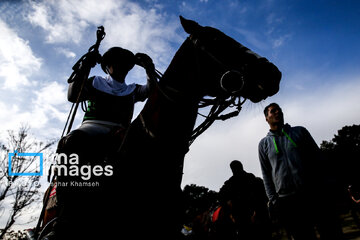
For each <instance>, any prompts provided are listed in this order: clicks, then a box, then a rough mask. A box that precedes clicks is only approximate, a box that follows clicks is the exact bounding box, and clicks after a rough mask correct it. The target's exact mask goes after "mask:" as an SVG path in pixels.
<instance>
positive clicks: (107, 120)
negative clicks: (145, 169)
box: [55, 47, 156, 239]
mask: <svg viewBox="0 0 360 240" xmlns="http://www.w3.org/2000/svg"><path fill="white" fill-rule="evenodd" d="M91 57H93V59H90V64H91V65H92V66H95V65H96V59H97V58H98V57H99V56H96V55H94V56H89V58H91ZM135 64H137V65H139V66H142V67H143V68H144V69H145V70H146V73H147V77H148V80H147V84H146V85H139V84H135V83H132V84H127V83H126V81H125V78H126V76H127V74H128V72H129V71H130V70H131V69H132V68H133V67H134V65H135ZM101 68H102V70H103V71H104V72H105V73H106V74H107V76H106V77H103V76H92V77H90V78H88V79H87V80H86V82H85V83H84V85H83V83H82V81H83V79H84V78H87V76H85V74H86V72H85V71H82V70H81V69H80V71H79V73H78V74H77V76H76V77H75V79H74V81H73V82H72V83H70V84H69V88H68V100H69V101H70V102H76V101H77V99H78V96H79V92H80V91H81V95H80V101H87V107H86V108H85V109H84V110H85V115H84V117H83V121H82V124H81V126H80V127H79V128H78V129H75V130H73V131H72V132H70V133H69V134H68V135H67V136H65V137H64V138H62V139H61V140H60V142H59V145H58V150H57V151H58V152H60V153H66V154H67V155H68V156H69V155H70V154H73V153H76V154H77V155H78V156H79V159H80V163H79V165H80V166H83V165H90V166H94V165H100V166H102V165H104V164H105V161H104V159H105V157H107V156H108V155H109V153H110V152H115V151H116V150H117V149H118V148H119V146H120V144H121V139H122V137H123V136H124V132H125V131H126V129H127V128H128V127H129V125H130V122H131V119H132V117H133V110H134V104H135V103H136V102H139V101H144V100H145V99H146V98H147V97H148V96H149V94H150V91H151V90H152V86H153V83H154V81H156V79H155V67H154V64H153V61H152V59H151V58H150V57H149V56H148V55H146V54H144V53H137V54H135V55H134V54H133V53H132V52H131V51H129V50H127V49H123V48H120V47H112V48H110V49H109V50H108V51H107V52H105V53H104V55H103V56H102V58H101ZM107 161H109V160H107ZM107 164H108V163H107ZM80 166H79V167H80ZM67 167H70V166H69V164H68V165H67ZM79 175H81V172H79V174H77V175H76V176H68V175H67V176H65V175H60V174H59V175H58V176H57V183H58V186H57V193H56V194H57V197H58V205H59V211H58V212H59V216H58V217H59V219H58V220H57V223H56V227H55V233H56V232H57V233H56V234H55V235H57V237H58V238H59V239H62V238H64V239H65V238H66V239H71V238H74V239H79V238H80V239H81V238H84V239H85V238H86V239H90V238H91V239H92V238H96V237H99V238H100V236H95V235H94V234H91V231H88V230H86V231H79V229H82V228H84V229H85V228H87V229H94V228H97V229H98V230H97V231H96V232H97V233H99V234H100V233H101V234H104V233H106V231H101V230H99V229H106V228H107V227H109V225H108V224H109V222H108V221H99V219H107V218H108V216H107V215H108V213H107V212H106V211H103V210H102V208H103V207H104V206H107V205H111V204H109V199H110V198H109V196H105V195H104V194H107V193H108V192H111V191H112V189H107V186H110V185H107V184H106V181H110V180H108V179H106V177H102V178H100V177H95V178H94V174H93V175H92V177H91V178H90V179H88V180H86V181H88V182H90V183H91V182H93V181H95V180H96V181H97V182H99V185H98V187H91V188H89V187H79V186H75V184H74V183H76V182H84V180H83V179H82V178H81V176H79ZM109 179H110V178H109ZM103 183H105V184H103ZM106 198H108V200H106ZM95 204H99V205H98V207H97V206H96V205H95ZM93 219H97V220H96V221H93ZM99 223H101V224H103V225H101V226H100V225H99ZM94 224H98V225H94ZM69 232H72V233H71V234H69ZM102 237H104V236H101V238H102ZM105 238H106V237H105Z"/></svg>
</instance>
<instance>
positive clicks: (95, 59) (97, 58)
mask: <svg viewBox="0 0 360 240" xmlns="http://www.w3.org/2000/svg"><path fill="white" fill-rule="evenodd" d="M85 61H86V64H89V66H90V67H91V68H93V67H95V65H96V64H97V63H100V62H101V55H100V53H99V52H98V51H92V52H89V53H87V55H86V60H85Z"/></svg>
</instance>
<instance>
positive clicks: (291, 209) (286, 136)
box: [259, 103, 341, 240]
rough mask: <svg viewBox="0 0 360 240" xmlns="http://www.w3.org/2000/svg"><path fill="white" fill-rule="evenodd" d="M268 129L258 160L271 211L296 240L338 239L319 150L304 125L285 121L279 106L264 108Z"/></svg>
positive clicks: (334, 216) (335, 219)
mask: <svg viewBox="0 0 360 240" xmlns="http://www.w3.org/2000/svg"><path fill="white" fill-rule="evenodd" d="M264 114H265V119H266V121H267V123H268V124H269V126H270V131H269V133H268V134H267V136H266V137H265V138H263V139H262V140H261V141H260V143H259V159H260V165H261V169H262V174H263V179H264V184H265V189H266V193H267V196H268V198H269V200H270V201H269V208H270V213H271V215H272V216H273V217H276V218H278V219H279V221H280V222H281V223H282V225H283V226H284V227H285V228H286V230H287V232H288V233H290V234H291V235H292V236H293V238H294V239H295V240H299V239H304V240H305V239H306V240H311V239H317V238H316V234H315V229H314V227H315V226H316V227H317V229H318V231H319V233H320V235H321V239H341V228H340V225H339V222H338V219H337V218H336V215H335V214H334V212H333V211H332V209H333V208H334V206H331V205H332V204H331V203H332V201H331V199H330V200H329V199H328V198H326V200H323V199H324V196H327V195H328V191H329V190H330V189H331V188H330V187H329V185H328V183H327V182H326V178H325V174H324V173H323V172H322V171H321V170H322V166H323V164H325V162H324V161H323V157H322V155H321V152H320V149H319V147H318V146H317V144H316V143H315V141H314V139H313V138H312V137H311V135H310V133H309V132H308V131H307V129H306V128H304V127H291V126H290V125H289V124H284V115H283V112H282V109H281V108H280V106H279V105H278V104H276V103H272V104H270V105H268V106H267V107H265V109H264Z"/></svg>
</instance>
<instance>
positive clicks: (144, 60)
mask: <svg viewBox="0 0 360 240" xmlns="http://www.w3.org/2000/svg"><path fill="white" fill-rule="evenodd" d="M135 63H136V65H139V66H141V67H143V68H145V70H146V71H147V72H150V71H154V69H155V66H154V63H153V61H152V59H151V58H150V57H149V56H148V55H146V54H145V53H137V54H135Z"/></svg>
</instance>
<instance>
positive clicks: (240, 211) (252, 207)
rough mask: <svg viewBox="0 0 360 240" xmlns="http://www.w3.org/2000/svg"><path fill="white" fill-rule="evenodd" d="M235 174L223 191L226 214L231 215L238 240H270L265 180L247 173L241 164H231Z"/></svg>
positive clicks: (220, 195) (225, 184)
mask: <svg viewBox="0 0 360 240" xmlns="http://www.w3.org/2000/svg"><path fill="white" fill-rule="evenodd" d="M230 168H231V171H232V173H233V176H231V177H230V178H229V179H228V180H226V181H225V183H224V185H223V186H222V187H221V188H220V191H219V198H220V203H221V206H223V208H224V211H225V212H226V211H227V212H228V214H230V215H231V217H232V219H233V222H234V224H235V229H237V234H238V237H239V239H265V240H266V239H271V226H270V220H269V217H268V210H267V205H266V204H267V201H268V199H267V196H266V193H265V189H264V184H263V181H262V179H260V178H257V177H255V176H254V175H253V174H252V173H248V172H246V171H245V170H244V168H243V165H242V163H241V162H240V161H238V160H234V161H232V162H231V163H230Z"/></svg>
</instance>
